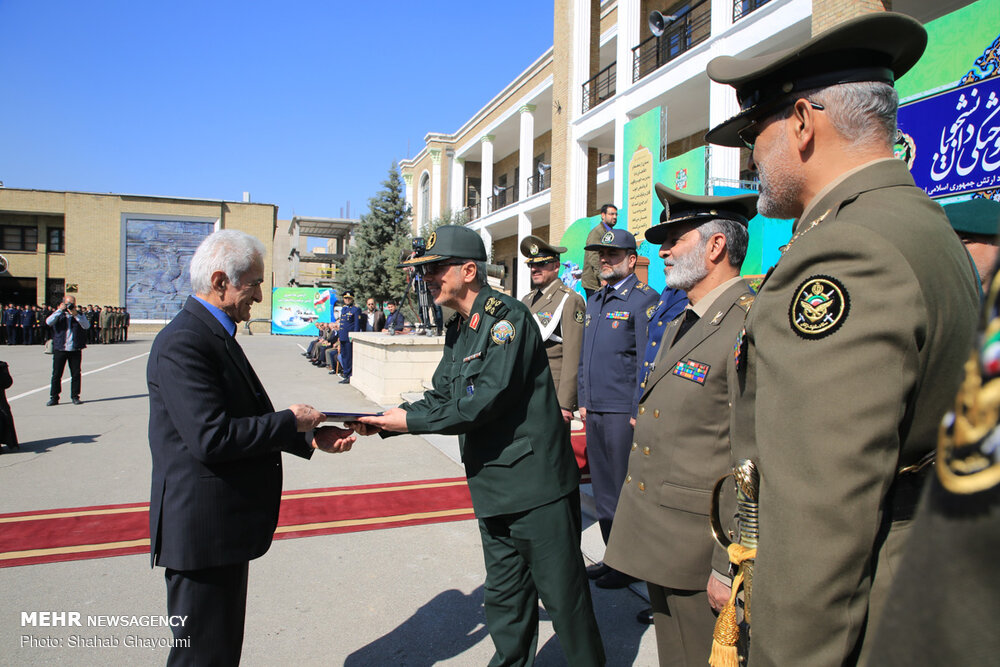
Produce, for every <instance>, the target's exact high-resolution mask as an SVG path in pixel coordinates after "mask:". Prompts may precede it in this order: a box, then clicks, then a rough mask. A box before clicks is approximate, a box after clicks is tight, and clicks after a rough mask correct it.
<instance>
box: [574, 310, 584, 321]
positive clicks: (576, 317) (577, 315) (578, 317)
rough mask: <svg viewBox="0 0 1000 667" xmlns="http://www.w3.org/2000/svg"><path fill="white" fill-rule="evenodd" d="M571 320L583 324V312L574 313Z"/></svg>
mask: <svg viewBox="0 0 1000 667" xmlns="http://www.w3.org/2000/svg"><path fill="white" fill-rule="evenodd" d="M573 319H574V320H576V323H577V324H582V323H583V311H582V310H578V311H576V313H575V314H574V315H573Z"/></svg>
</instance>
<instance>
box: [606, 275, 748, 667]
mask: <svg viewBox="0 0 1000 667" xmlns="http://www.w3.org/2000/svg"><path fill="white" fill-rule="evenodd" d="M752 302H753V296H752V292H751V291H750V288H749V286H748V285H747V284H746V282H745V281H743V280H742V279H741V278H735V279H733V280H731V281H727V282H726V283H724V284H723V285H720V286H719V287H717V288H716V290H714V294H708V295H706V296H705V298H703V299H702V300H701V301H699V302H698V303H697V304H696V305H695V307H694V308H693V310H694V311H695V312H696V313H698V314H699V319H698V320H697V322H695V323H694V324H693V325H692V326H691V328H690V330H688V331H687V333H685V334H684V335H683V337H681V338H680V339H679V340H676V342H675V339H676V337H677V332H678V330H679V326H680V323H681V322H683V321H684V318H685V313H681V315H680V316H678V317H677V318H676V319H674V320H673V321H672V322H671V323H670V324H669V325H667V328H666V330H665V331H664V334H663V341H662V344H661V346H660V352H659V354H658V356H657V357H656V361H655V362H654V367H653V370H652V372H651V373H650V374H649V377H648V379H647V380H646V387H645V389H644V391H643V395H642V399H641V402H640V403H639V414H638V417H637V418H636V424H635V436H634V437H635V439H634V442H633V443H632V451H631V453H630V455H629V462H628V476H627V477H626V478H625V485H624V486H623V487H622V492H621V496H620V498H619V500H618V509H617V510H616V512H615V521H614V525H613V527H612V529H611V539H610V541H609V542H608V549H607V552H606V553H605V555H604V562H605V563H607V564H608V565H610V566H611V567H613V568H615V569H616V570H620V571H622V572H624V573H626V574H629V575H632V576H633V577H637V578H639V579H643V580H645V581H647V582H649V583H650V584H652V585H653V586H656V587H660V588H662V589H667V590H666V591H665V592H663V591H661V593H664V597H665V598H666V601H667V604H668V605H669V607H670V612H671V613H670V615H669V616H668V615H666V614H665V613H664V611H665V610H659V609H657V605H656V604H655V599H654V600H653V602H654V605H653V611H654V612H657V611H660V612H661V614H663V615H662V616H658V617H655V622H656V634H657V644H658V652H659V655H660V661H661V664H673V662H671V661H674V660H677V659H678V658H679V657H680V656H684V658H685V662H686V664H691V665H703V664H707V662H708V654H709V651H710V649H711V646H712V628H713V625H714V616H713V614H712V610H711V607H710V606H709V603H708V598H707V595H706V594H705V586H706V582H707V581H708V578H709V575H710V573H711V569H712V568H711V561H712V552H713V549H714V544H715V543H714V541H713V540H712V535H711V532H710V531H709V529H708V515H709V509H710V507H711V491H712V487H713V485H714V484H715V481H716V480H717V479H718V478H719V477H721V476H723V475H724V474H726V473H727V472H729V470H730V469H731V464H730V454H729V384H730V382H731V381H732V376H733V375H734V371H735V369H734V367H733V365H732V363H730V361H731V359H732V356H733V341H735V340H736V338H737V337H738V335H739V332H740V330H741V329H742V327H743V319H744V316H745V315H746V311H747V310H748V309H749V308H750V304H751V303H752ZM653 586H651V587H650V588H651V590H650V594H651V595H653ZM654 597H655V596H654ZM682 634H683V636H684V637H683V641H681V635H682Z"/></svg>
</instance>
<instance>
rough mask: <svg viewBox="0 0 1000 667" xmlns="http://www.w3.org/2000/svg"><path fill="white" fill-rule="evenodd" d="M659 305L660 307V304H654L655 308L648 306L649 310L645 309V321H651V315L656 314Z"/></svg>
mask: <svg viewBox="0 0 1000 667" xmlns="http://www.w3.org/2000/svg"><path fill="white" fill-rule="evenodd" d="M659 305H660V304H656V306H650V307H649V308H647V309H646V319H647V320H648V319H652V317H653V313H655V312H656V308H657V306H659Z"/></svg>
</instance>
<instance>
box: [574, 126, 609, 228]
mask: <svg viewBox="0 0 1000 667" xmlns="http://www.w3.org/2000/svg"><path fill="white" fill-rule="evenodd" d="M569 130H570V141H569V142H568V144H567V146H566V163H567V164H566V173H567V179H566V180H567V183H566V194H567V198H568V202H567V203H568V206H567V207H566V213H567V215H568V216H569V219H568V220H566V227H567V228H568V227H569V226H570V225H572V224H573V223H574V222H576V221H577V220H579V219H580V218H583V217H585V216H586V215H587V144H586V143H584V142H580V141H576V140H575V138H573V136H572V135H573V127H572V126H570V128H569ZM615 159H616V160H617V159H618V157H617V156H615Z"/></svg>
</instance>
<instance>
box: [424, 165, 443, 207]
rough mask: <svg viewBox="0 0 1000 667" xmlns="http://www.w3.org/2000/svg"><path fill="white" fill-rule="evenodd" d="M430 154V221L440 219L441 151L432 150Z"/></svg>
mask: <svg viewBox="0 0 1000 667" xmlns="http://www.w3.org/2000/svg"><path fill="white" fill-rule="evenodd" d="M427 152H428V153H430V154H431V220H434V219H436V218H440V217H441V185H442V183H441V149H440V148H432V149H430V150H429V151H427Z"/></svg>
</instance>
